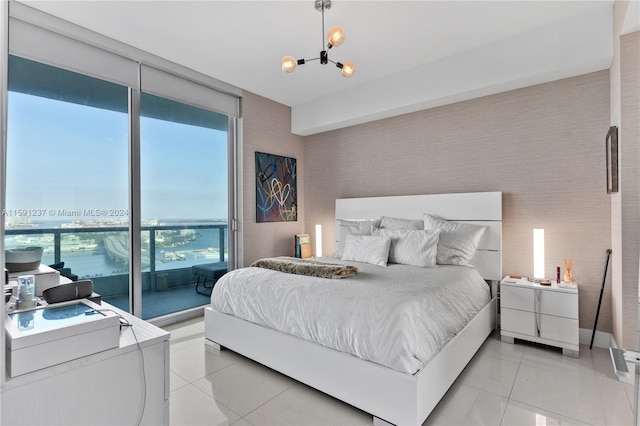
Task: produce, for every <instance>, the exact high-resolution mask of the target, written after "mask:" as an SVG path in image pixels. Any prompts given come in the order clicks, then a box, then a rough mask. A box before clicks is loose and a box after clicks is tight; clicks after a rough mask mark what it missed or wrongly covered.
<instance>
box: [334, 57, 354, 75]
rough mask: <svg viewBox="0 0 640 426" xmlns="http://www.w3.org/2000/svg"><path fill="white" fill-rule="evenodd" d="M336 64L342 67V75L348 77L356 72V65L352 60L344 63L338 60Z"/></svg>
mask: <svg viewBox="0 0 640 426" xmlns="http://www.w3.org/2000/svg"><path fill="white" fill-rule="evenodd" d="M336 66H337V67H338V68H341V69H342V75H343V76H344V77H346V78H349V77H351V76H353V74H355V72H356V66H355V65H353V62H351V61H347V62H345V63H344V64H341V63H340V62H338V63H337V64H336Z"/></svg>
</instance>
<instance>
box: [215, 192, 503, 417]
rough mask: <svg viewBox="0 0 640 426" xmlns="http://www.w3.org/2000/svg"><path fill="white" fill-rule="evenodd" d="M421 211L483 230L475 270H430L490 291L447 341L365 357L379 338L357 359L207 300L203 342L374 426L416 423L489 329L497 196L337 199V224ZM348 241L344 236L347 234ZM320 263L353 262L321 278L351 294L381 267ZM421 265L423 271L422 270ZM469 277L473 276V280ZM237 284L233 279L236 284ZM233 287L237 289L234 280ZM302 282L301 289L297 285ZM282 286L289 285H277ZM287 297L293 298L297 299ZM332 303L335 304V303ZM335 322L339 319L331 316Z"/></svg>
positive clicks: (497, 262) (497, 267) (497, 273)
mask: <svg viewBox="0 0 640 426" xmlns="http://www.w3.org/2000/svg"><path fill="white" fill-rule="evenodd" d="M425 213H426V214H429V215H433V216H436V217H439V218H442V219H446V220H447V221H449V222H451V223H463V224H469V225H480V226H484V227H485V232H484V233H483V234H482V238H481V239H480V241H479V244H478V246H477V250H476V251H475V254H474V256H473V258H472V259H471V261H470V263H471V264H472V265H474V268H468V267H462V266H443V267H438V268H433V269H431V270H430V271H429V273H436V272H435V270H440V272H438V274H458V272H457V271H461V273H462V274H463V275H470V276H473V275H477V276H478V277H481V279H482V280H484V281H482V282H483V284H484V285H487V284H488V285H487V288H488V289H489V291H487V293H488V294H489V296H488V297H487V300H486V301H484V302H483V303H482V305H481V306H479V307H478V308H477V313H475V312H474V315H473V317H472V318H471V319H469V318H467V319H465V324H466V325H462V328H461V329H459V330H455V331H454V332H453V337H452V338H450V339H449V337H446V341H444V342H443V344H442V346H441V347H439V348H438V349H437V351H435V353H426V354H422V353H421V352H420V350H418V351H417V352H418V353H420V355H419V356H417V355H415V354H413V353H412V354H410V356H409V357H408V360H407V359H405V360H400V361H398V362H396V361H397V360H398V356H397V354H392V355H391V356H388V357H387V358H388V359H384V358H385V357H381V358H380V359H377V358H376V359H371V358H372V356H374V357H375V355H377V354H378V353H383V352H390V351H386V350H382V351H380V350H375V348H378V349H380V348H383V349H387V348H385V346H384V344H385V343H384V341H383V342H382V345H383V346H382V347H381V346H380V344H381V343H380V341H379V340H378V341H376V342H375V343H376V344H377V345H378V346H374V349H373V350H372V349H367V348H362V347H360V348H357V349H356V351H360V352H358V354H357V355H358V356H354V355H353V354H351V353H348V350H347V349H345V348H343V347H340V346H337V348H336V349H334V348H332V347H330V346H329V345H326V344H319V343H317V341H316V339H315V336H313V335H312V333H311V334H309V333H308V332H300V333H298V335H295V333H293V332H291V331H289V330H287V332H286V333H285V332H282V331H278V330H276V329H274V328H271V327H270V326H269V325H270V323H265V324H263V325H260V323H259V322H260V321H256V322H252V321H254V320H253V319H252V321H249V320H245V319H242V318H240V317H236V316H234V315H231V314H228V313H224V311H225V309H224V307H223V305H221V304H220V303H221V302H220V301H219V300H218V299H216V300H215V302H216V303H213V301H212V305H211V306H210V307H207V308H206V309H205V337H206V340H205V342H206V343H207V345H209V346H210V347H212V348H215V349H221V348H228V349H231V350H233V351H235V352H238V353H240V354H242V355H244V356H247V357H249V358H251V359H254V360H255V361H257V362H260V363H262V364H264V365H266V366H268V367H270V368H273V369H275V370H277V371H280V372H282V373H284V374H286V375H288V376H290V377H292V378H294V379H296V380H299V381H301V382H303V383H305V384H307V385H309V386H312V387H314V388H316V389H318V390H320V391H322V392H325V393H327V394H329V395H331V396H333V397H335V398H338V399H340V400H342V401H345V402H347V403H349V404H351V405H353V406H355V407H357V408H359V409H361V410H363V411H366V412H368V413H370V414H371V415H372V416H373V423H374V424H380V425H382V424H396V425H420V424H422V423H423V422H424V420H425V419H426V418H427V417H428V415H429V413H430V412H431V411H432V410H433V408H434V407H435V406H436V405H437V403H438V401H439V400H440V399H441V398H442V396H443V395H444V394H445V393H446V391H447V390H448V388H449V387H450V385H451V384H452V383H453V382H454V380H455V379H456V377H457V376H458V375H459V374H460V372H461V371H462V370H463V369H464V367H465V366H466V365H467V363H468V362H469V360H470V359H471V358H472V357H473V355H474V354H475V352H476V351H477V350H478V348H479V347H480V346H481V345H482V343H483V342H484V341H485V339H486V338H487V336H488V335H489V334H490V333H491V331H492V330H493V329H494V328H495V325H496V305H497V301H496V297H495V296H496V294H497V283H498V281H499V280H500V279H501V275H502V263H501V241H502V238H501V237H502V193H500V192H481V193H463V194H435V195H416V196H398V197H369V198H349V199H339V200H336V221H337V223H339V221H344V220H354V221H365V220H372V219H376V218H380V217H388V218H403V219H408V220H420V219H423V218H424V217H426V216H425ZM342 229H343V227H341V226H338V225H336V247H342V246H343V244H341V243H344V242H345V241H344V240H345V235H344V234H343V233H341V230H342ZM352 238H353V237H351V236H349V237H348V239H352ZM341 240H342V241H341ZM349 241H350V242H351V240H349ZM322 260H327V261H333V262H336V263H340V262H342V263H345V264H350V265H356V266H358V267H359V274H358V275H356V277H351V278H345V279H342V280H326V282H327V284H329V281H331V282H330V284H331V285H332V286H338V287H339V286H343V287H346V288H348V289H349V290H348V291H357V287H358V286H359V285H361V284H360V280H363V279H364V278H362V277H366V276H367V275H369V273H370V272H371V271H372V270H374V269H376V268H377V269H380V267H379V266H376V267H372V266H370V265H369V263H366V264H364V263H360V262H355V263H354V262H353V261H349V260H345V259H342V260H336V259H330V258H327V259H322ZM394 268H397V265H393V264H389V267H388V268H386V269H385V271H388V273H389V274H393V270H394ZM254 269H257V268H243V271H239V272H237V275H238V276H241V275H242V274H245V275H247V274H248V275H247V276H246V277H245V281H246V283H245V284H246V285H247V286H248V285H249V284H250V283H251V281H253V277H252V275H251V274H253V273H254V271H252V270H254ZM419 269H421V268H418V267H415V266H410V267H407V268H404V269H402V270H403V271H405V270H409V271H411V270H419ZM423 269H424V270H425V271H426V270H428V269H429V268H423ZM256 273H257V272H256ZM264 273H265V274H269V279H268V280H269V281H272V282H273V281H277V280H278V278H277V277H278V274H280V275H281V277H282V279H281V280H280V281H277V282H280V283H288V282H290V280H292V279H293V278H291V277H292V274H284V273H282V272H275V271H269V270H265V272H264ZM403 273H404V272H403ZM411 273H413V272H411ZM305 278H308V277H305ZM354 278H355V280H354ZM473 279H474V280H476V281H477V279H476V278H473ZM347 280H353V281H350V282H348V281H347ZM334 281H335V283H334ZM485 281H486V283H485ZM236 282H238V283H240V281H236ZM337 282H341V283H337ZM342 282H344V283H342ZM347 282H348V283H347ZM407 282H408V281H407ZM245 284H242V285H245ZM237 286H238V287H241V284H238V285H237ZM302 286H303V287H304V284H303V285H302ZM281 287H284V288H285V289H289V288H290V287H289V286H288V285H284V284H282V285H281ZM247 288H248V287H247ZM291 288H293V287H291ZM309 288H310V287H309ZM318 288H324V289H325V290H326V291H328V292H329V293H333V288H331V287H328V286H324V287H322V286H320V287H318ZM372 288H373V287H372ZM264 291H265V290H264V289H258V290H257V293H264ZM287 291H288V290H287ZM301 291H307V290H301ZM218 293H224V287H221V290H220V291H218ZM372 293H374V292H372ZM244 294H245V296H246V297H248V298H250V299H251V301H252V303H250V304H253V298H254V297H255V295H252V294H250V293H244ZM212 297H214V296H213V295H212ZM216 297H217V296H216ZM278 297H280V296H278ZM338 297H342V296H338ZM367 297H369V296H367ZM371 297H374V296H373V295H372V296H371ZM292 299H296V296H293V297H292ZM338 300H339V299H338ZM369 302H370V303H369ZM332 303H333V304H336V301H335V300H334V301H333V302H332ZM377 303H378V304H379V303H380V302H379V300H375V299H372V300H366V301H365V303H362V304H361V305H362V306H364V307H365V308H366V306H374V305H375V304H377ZM390 303H391V302H390ZM416 303H417V302H416ZM425 303H429V302H425ZM265 306H266V305H265ZM416 306H417V309H418V310H420V309H423V310H424V306H426V305H420V304H417V305H416ZM421 306H422V308H421ZM390 310H391V311H393V310H394V309H390ZM309 315H311V313H310V314H309ZM335 315H336V316H338V315H339V314H335ZM337 320H338V321H342V320H343V319H340V318H337ZM275 322H277V321H275ZM412 327H413V326H412ZM387 338H389V339H392V341H393V342H394V344H393V345H392V344H390V345H388V346H389V348H391V347H393V346H396V344H395V342H396V337H394V336H391V337H385V338H384V339H387ZM384 339H383V340H384ZM338 340H339V342H338V345H339V344H340V342H342V343H344V341H345V340H354V341H360V340H362V339H361V338H360V337H358V336H356V337H353V336H352V338H351V339H345V338H343V339H342V340H341V341H340V339H339V338H338ZM374 340H375V339H374ZM418 340H420V339H418ZM400 346H402V345H400ZM417 346H421V345H420V344H418V345H417ZM363 354H364V355H363ZM372 354H373V355H372ZM360 356H362V357H360ZM389 359H391V361H389Z"/></svg>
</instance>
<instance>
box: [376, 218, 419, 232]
mask: <svg viewBox="0 0 640 426" xmlns="http://www.w3.org/2000/svg"><path fill="white" fill-rule="evenodd" d="M380 228H388V229H418V230H422V229H424V222H423V221H422V219H402V218H399V217H389V216H382V217H381V218H380Z"/></svg>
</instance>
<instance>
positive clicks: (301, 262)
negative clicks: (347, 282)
mask: <svg viewBox="0 0 640 426" xmlns="http://www.w3.org/2000/svg"><path fill="white" fill-rule="evenodd" d="M251 266H254V267H257V268H266V269H273V270H274V271H280V272H286V273H288V274H298V275H307V276H310V277H319V278H330V279H339V278H347V277H352V276H354V275H356V274H357V273H358V268H356V267H355V266H350V265H340V264H336V263H324V262H318V261H315V260H309V259H300V258H297V257H288V256H280V257H267V258H264V259H259V260H256V261H255V262H253V263H252V264H251Z"/></svg>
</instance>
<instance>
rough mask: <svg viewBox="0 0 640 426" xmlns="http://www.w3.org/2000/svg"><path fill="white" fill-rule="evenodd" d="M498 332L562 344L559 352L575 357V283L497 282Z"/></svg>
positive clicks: (506, 336) (511, 338) (506, 338)
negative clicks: (573, 285) (569, 284)
mask: <svg viewBox="0 0 640 426" xmlns="http://www.w3.org/2000/svg"><path fill="white" fill-rule="evenodd" d="M500 323H501V329H500V336H501V339H502V341H503V342H507V343H513V342H514V338H515V339H522V340H528V341H531V342H536V343H543V344H546V345H551V346H557V347H560V348H562V354H563V355H566V356H572V357H574V358H578V356H579V350H580V346H579V331H578V287H577V286H575V288H563V287H558V285H557V284H556V283H552V284H551V285H549V286H544V285H540V284H537V283H533V282H530V281H528V280H526V279H514V278H510V277H509V276H507V277H505V278H504V279H503V280H502V281H501V282H500Z"/></svg>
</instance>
